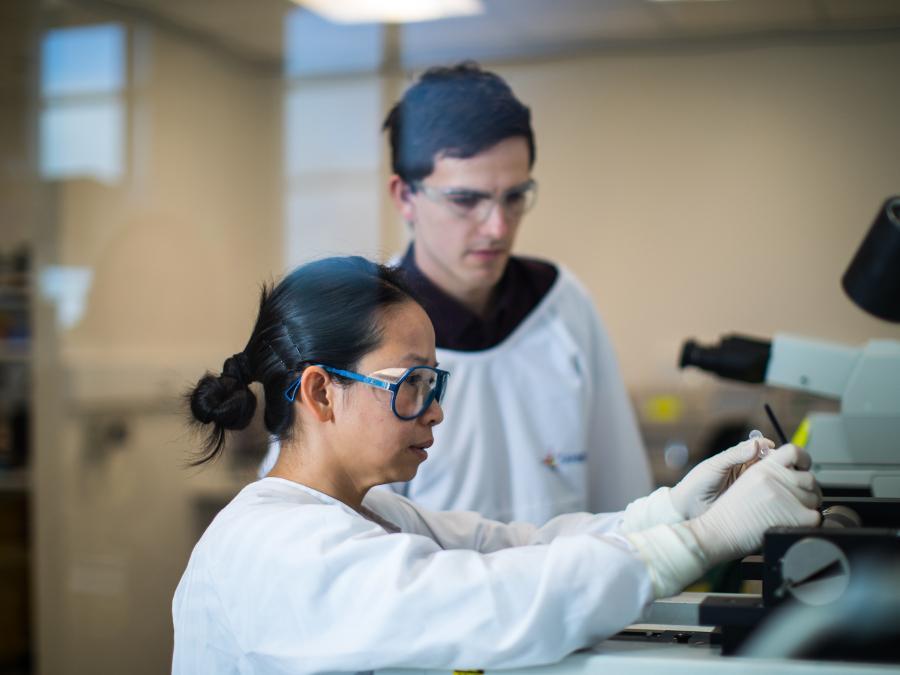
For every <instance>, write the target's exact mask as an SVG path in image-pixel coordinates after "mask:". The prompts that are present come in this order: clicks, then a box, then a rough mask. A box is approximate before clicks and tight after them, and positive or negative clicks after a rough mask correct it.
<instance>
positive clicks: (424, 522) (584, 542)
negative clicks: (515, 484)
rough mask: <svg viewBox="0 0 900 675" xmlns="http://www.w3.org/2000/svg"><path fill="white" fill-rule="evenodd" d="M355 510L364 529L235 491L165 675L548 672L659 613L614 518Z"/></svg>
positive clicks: (214, 531) (180, 612)
mask: <svg viewBox="0 0 900 675" xmlns="http://www.w3.org/2000/svg"><path fill="white" fill-rule="evenodd" d="M363 504H364V506H365V508H366V509H367V510H368V513H367V517H363V516H362V515H360V514H359V513H357V512H356V511H354V510H352V509H350V508H349V507H347V506H346V505H344V504H342V503H340V502H338V501H336V500H334V499H332V498H330V497H328V496H326V495H324V494H321V493H319V492H317V491H315V490H312V489H310V488H307V487H305V486H302V485H299V484H297V483H293V482H290V481H287V480H283V479H279V478H264V479H262V480H260V481H258V482H256V483H252V484H250V485H248V486H247V487H246V488H244V489H243V490H242V491H241V493H240V494H239V495H238V496H237V497H235V499H234V500H233V501H232V502H231V503H230V504H229V505H228V506H227V507H226V508H225V509H223V510H222V512H221V513H220V514H219V515H218V516H217V517H216V519H215V520H214V521H213V523H212V525H210V527H209V529H208V530H207V531H206V533H205V534H204V535H203V537H202V538H201V540H200V541H199V542H198V544H197V546H196V547H195V548H194V551H193V554H192V555H191V559H190V562H189V563H188V567H187V569H186V570H185V573H184V576H183V577H182V579H181V582H180V583H179V585H178V589H177V590H176V592H175V599H174V601H173V607H172V612H173V618H174V625H175V652H174V657H173V665H172V671H173V673H177V674H179V675H195V674H197V673H338V672H357V671H365V670H373V669H378V668H383V667H390V666H413V667H416V666H417V667H423V668H424V667H432V668H456V669H475V668H496V667H515V666H527V665H535V664H542V663H550V662H555V661H558V660H559V659H561V658H563V657H564V656H565V655H566V654H568V653H570V652H572V651H573V650H576V649H578V648H581V647H585V646H588V645H591V644H593V643H595V642H597V641H599V640H601V639H603V638H604V637H607V636H609V635H611V634H613V633H615V632H617V631H618V630H620V629H621V628H622V627H624V626H626V625H628V624H630V623H633V622H634V621H636V620H637V619H638V618H639V617H640V615H641V613H642V611H643V609H644V608H645V607H646V606H647V605H648V604H649V603H650V602H651V600H652V588H651V582H650V578H649V574H648V571H647V568H646V566H645V565H644V564H643V563H642V562H641V561H640V560H639V559H638V557H637V556H636V553H635V551H634V549H633V548H632V547H631V546H630V544H629V542H628V541H627V540H626V539H625V538H624V537H623V536H621V535H620V534H618V533H617V531H618V529H619V527H620V526H621V525H620V524H621V514H609V515H597V516H591V515H588V514H571V515H566V516H560V517H559V518H555V519H554V520H552V521H550V522H549V523H548V524H546V525H545V526H544V527H541V528H536V527H535V526H533V525H530V524H524V523H513V524H509V525H505V524H501V523H498V522H494V521H489V520H485V519H483V518H481V517H480V516H478V515H477V514H474V513H464V512H457V513H432V512H428V511H425V510H423V509H421V508H419V507H417V506H415V505H414V504H412V503H411V502H409V501H408V500H406V499H404V498H403V497H400V496H398V495H394V494H392V493H390V492H388V491H384V490H372V491H370V492H369V494H368V495H367V497H366V499H365V501H364V503H363ZM526 544H531V545H530V546H526Z"/></svg>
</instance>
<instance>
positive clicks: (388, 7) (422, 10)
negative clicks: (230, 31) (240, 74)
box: [294, 0, 484, 23]
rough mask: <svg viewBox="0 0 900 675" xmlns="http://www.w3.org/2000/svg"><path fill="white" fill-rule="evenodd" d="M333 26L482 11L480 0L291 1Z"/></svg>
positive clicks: (419, 18) (459, 14) (420, 18)
mask: <svg viewBox="0 0 900 675" xmlns="http://www.w3.org/2000/svg"><path fill="white" fill-rule="evenodd" d="M294 2H296V3H297V4H298V5H303V6H304V7H306V8H308V9H310V10H311V11H313V12H315V13H316V14H320V15H321V16H323V17H325V18H326V19H328V20H329V21H335V22H337V23H412V22H415V21H433V20H435V19H446V18H448V17H451V16H471V15H473V14H481V13H483V12H484V6H483V5H482V4H481V0H294Z"/></svg>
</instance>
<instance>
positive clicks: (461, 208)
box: [412, 180, 537, 225]
mask: <svg viewBox="0 0 900 675" xmlns="http://www.w3.org/2000/svg"><path fill="white" fill-rule="evenodd" d="M412 188H413V191H414V192H421V193H422V194H423V195H425V197H426V198H428V199H429V200H430V201H433V202H435V203H436V204H443V205H444V206H446V207H447V208H448V209H449V210H450V211H452V212H453V213H455V214H456V215H457V216H459V217H460V218H462V219H464V220H467V221H469V222H471V223H476V224H479V225H480V224H482V223H484V222H486V221H487V219H488V218H490V216H491V212H492V211H493V210H494V207H495V206H498V207H499V208H501V209H503V214H504V215H505V216H506V217H507V218H509V219H511V220H518V219H519V218H521V217H522V214H524V213H525V212H526V211H528V210H529V209H530V208H531V207H532V206H534V202H535V201H536V199H537V183H536V182H535V181H533V180H528V181H526V182H524V183H522V184H521V185H516V186H515V187H512V188H510V189H509V190H506V191H505V192H502V193H500V194H497V193H496V192H494V193H491V192H482V191H480V190H470V189H468V188H438V187H434V186H432V185H425V183H423V182H421V181H416V182H414V183H412Z"/></svg>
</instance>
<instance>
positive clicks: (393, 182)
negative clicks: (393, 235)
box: [388, 174, 416, 225]
mask: <svg viewBox="0 0 900 675" xmlns="http://www.w3.org/2000/svg"><path fill="white" fill-rule="evenodd" d="M388 192H390V194H391V201H392V202H394V207H395V208H396V209H397V211H398V212H399V213H400V216H401V217H402V218H403V221H404V222H405V223H408V224H410V225H411V224H412V223H414V222H415V220H416V205H415V204H413V201H412V196H413V192H412V188H410V187H409V183H407V182H406V181H404V180H403V179H402V178H400V176H398V175H397V174H394V175H393V176H391V179H390V180H389V181H388Z"/></svg>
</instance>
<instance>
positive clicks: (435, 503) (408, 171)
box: [384, 63, 652, 524]
mask: <svg viewBox="0 0 900 675" xmlns="http://www.w3.org/2000/svg"><path fill="white" fill-rule="evenodd" d="M384 128H385V130H386V131H387V132H388V136H389V141H390V146H391V156H392V169H393V172H394V175H393V176H392V177H391V180H390V193H391V197H392V199H393V201H394V203H395V205H396V207H397V209H398V211H399V212H400V213H401V215H402V216H403V219H404V220H405V221H406V222H407V223H408V224H409V227H410V229H411V232H412V244H411V245H410V247H409V249H408V250H407V252H406V254H405V256H404V257H403V259H402V261H401V263H400V267H402V268H403V269H404V270H405V271H406V273H407V276H408V279H409V281H410V282H411V284H412V286H413V288H414V290H416V292H417V293H418V294H419V296H420V300H421V301H422V303H423V305H424V306H425V310H426V311H427V312H428V314H429V316H430V317H431V320H432V322H433V323H434V326H435V333H436V337H437V346H438V360H439V361H440V363H441V368H443V369H446V370H449V371H450V372H451V373H452V374H451V377H450V382H449V384H448V390H447V397H446V400H445V403H444V408H445V411H446V412H447V415H448V423H447V424H445V425H442V426H441V427H440V428H438V429H436V430H435V431H436V433H435V444H434V446H433V447H432V448H431V449H430V451H429V454H430V458H429V461H428V462H425V463H424V464H423V465H422V466H421V467H420V469H419V474H418V475H417V476H416V478H415V479H413V480H412V481H411V482H410V483H408V484H403V485H395V486H394V487H395V489H397V490H398V491H400V492H401V493H402V494H404V495H406V496H408V497H410V498H411V499H412V500H413V501H416V502H418V503H421V504H423V505H425V506H428V507H431V508H434V509H469V510H474V511H478V512H480V513H482V514H484V515H486V516H488V517H491V518H495V519H499V520H503V521H509V520H525V521H530V522H534V523H538V524H541V523H543V522H545V521H547V520H548V519H550V518H552V517H553V516H555V515H558V514H561V513H566V512H571V511H586V510H589V511H612V510H616V509H620V508H624V506H625V504H627V503H628V502H629V501H630V500H631V499H634V498H636V497H640V496H642V495H646V494H647V493H649V492H650V490H651V488H652V484H651V479H650V472H649V467H648V463H647V459H646V455H645V452H644V448H643V444H642V442H641V439H640V434H639V432H638V429H637V424H636V421H635V416H634V412H633V410H632V408H631V405H630V403H629V400H628V396H627V393H626V390H625V387H624V384H623V382H622V378H621V375H620V373H619V369H618V366H617V364H616V360H615V355H614V353H613V350H612V346H611V345H610V343H609V338H608V337H607V335H606V332H605V330H604V328H603V326H602V324H601V322H600V319H599V317H598V315H597V312H596V310H595V309H594V306H593V303H592V302H591V300H590V298H589V297H588V295H587V293H586V292H585V290H584V289H583V288H582V287H581V285H580V284H579V283H578V282H577V281H576V280H575V279H574V277H573V276H572V274H571V273H570V272H568V271H566V270H565V269H564V268H560V267H557V266H555V265H553V264H550V263H548V262H544V261H539V260H530V259H525V258H518V257H515V256H512V255H511V251H512V247H513V243H514V241H515V236H516V234H517V231H518V228H519V226H520V224H521V221H522V218H523V216H524V214H525V212H526V211H528V209H529V208H530V207H531V206H532V205H533V203H534V200H535V193H536V189H537V186H536V184H535V182H534V180H533V179H532V177H531V169H532V166H533V164H534V159H535V142H534V134H533V132H532V128H531V114H530V111H529V109H528V108H527V107H525V106H524V105H523V104H522V103H520V102H519V101H518V100H517V99H516V98H515V96H514V94H513V92H512V90H511V89H510V88H509V86H508V85H507V84H506V83H505V82H504V81H503V80H502V79H501V78H500V77H499V76H497V75H495V74H494V73H490V72H487V71H484V70H482V69H481V68H479V67H478V66H477V65H476V64H473V63H463V64H460V65H457V66H455V67H452V68H433V69H431V70H429V71H427V72H426V73H425V74H424V75H423V76H422V77H421V79H420V80H419V81H418V82H417V83H415V84H414V85H413V86H412V87H411V88H410V89H409V90H408V91H407V92H406V93H405V94H404V95H403V97H402V99H401V100H400V101H399V102H398V103H397V104H396V105H395V106H394V108H393V109H392V110H391V111H390V113H389V114H388V116H387V119H386V120H385V123H384Z"/></svg>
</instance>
